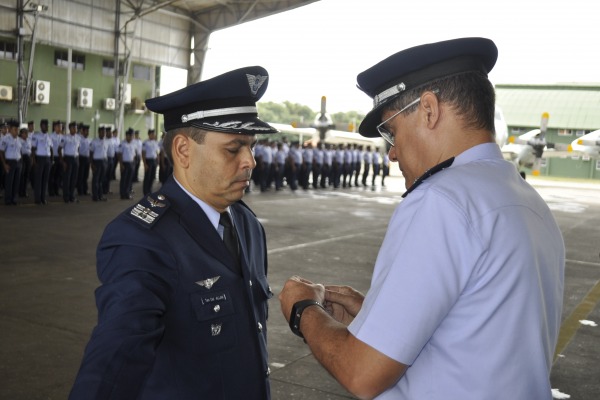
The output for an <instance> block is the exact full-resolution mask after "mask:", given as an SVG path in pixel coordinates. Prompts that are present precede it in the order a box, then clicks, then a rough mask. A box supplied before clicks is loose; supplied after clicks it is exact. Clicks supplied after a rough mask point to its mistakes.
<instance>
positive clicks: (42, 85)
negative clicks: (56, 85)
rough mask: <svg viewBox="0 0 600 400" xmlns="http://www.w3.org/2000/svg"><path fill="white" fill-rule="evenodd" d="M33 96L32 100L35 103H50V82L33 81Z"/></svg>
mask: <svg viewBox="0 0 600 400" xmlns="http://www.w3.org/2000/svg"><path fill="white" fill-rule="evenodd" d="M34 94H35V98H34V99H33V101H34V102H35V103H37V104H49V103H50V82H48V81H35V93H34Z"/></svg>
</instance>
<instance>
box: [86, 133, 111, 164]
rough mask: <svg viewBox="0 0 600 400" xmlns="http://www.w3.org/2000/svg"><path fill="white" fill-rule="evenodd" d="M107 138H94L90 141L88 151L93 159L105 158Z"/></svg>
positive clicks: (107, 144)
mask: <svg viewBox="0 0 600 400" xmlns="http://www.w3.org/2000/svg"><path fill="white" fill-rule="evenodd" d="M108 146H109V143H108V140H104V139H100V138H95V139H94V140H92V143H90V152H91V153H92V157H93V159H94V160H106V158H107V153H108Z"/></svg>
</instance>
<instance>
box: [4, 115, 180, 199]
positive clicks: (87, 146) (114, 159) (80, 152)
mask: <svg viewBox="0 0 600 400" xmlns="http://www.w3.org/2000/svg"><path fill="white" fill-rule="evenodd" d="M63 127H64V123H63V122H61V121H54V122H53V123H52V132H50V133H49V132H48V120H46V119H42V120H41V121H40V131H35V129H34V122H33V121H30V122H29V123H28V124H27V127H25V126H19V123H18V122H17V121H15V120H11V121H8V122H4V123H1V124H0V162H1V163H2V164H1V166H2V168H0V170H1V171H0V190H2V189H4V202H5V204H7V205H16V204H17V199H18V198H19V197H28V194H27V186H28V184H31V186H32V188H33V193H34V201H35V203H36V204H39V205H44V204H47V203H48V199H47V197H48V196H59V195H60V191H61V190H62V197H63V200H64V202H65V203H74V202H78V199H77V195H79V196H87V195H89V194H90V193H89V187H88V180H89V173H90V170H91V171H92V180H91V186H92V187H91V195H92V200H94V201H105V200H106V197H105V195H106V194H108V193H110V181H111V180H115V179H116V176H115V175H116V168H117V166H120V173H121V179H120V182H119V194H120V197H121V199H131V198H132V196H131V192H132V190H131V187H132V182H133V181H136V180H137V176H138V172H139V167H140V165H141V164H142V163H143V165H144V184H143V190H144V194H148V193H150V192H151V191H152V184H153V183H154V180H155V178H156V171H157V167H158V165H159V163H160V164H161V167H162V168H161V171H162V172H163V173H164V174H168V173H169V172H168V171H169V165H168V160H167V158H166V157H164V156H163V154H162V152H161V143H160V142H158V141H157V140H156V133H155V131H154V130H149V131H148V139H147V140H145V141H143V142H142V140H141V139H140V138H139V132H138V131H135V132H134V131H133V130H132V129H128V130H127V131H126V133H125V139H124V140H122V141H120V140H119V138H118V132H117V131H112V130H111V129H110V127H105V126H103V125H102V126H100V127H99V128H98V136H97V137H96V138H94V139H90V138H89V128H90V127H89V126H88V125H84V124H77V123H76V122H71V123H69V126H68V132H67V133H63ZM2 186H3V187H2Z"/></svg>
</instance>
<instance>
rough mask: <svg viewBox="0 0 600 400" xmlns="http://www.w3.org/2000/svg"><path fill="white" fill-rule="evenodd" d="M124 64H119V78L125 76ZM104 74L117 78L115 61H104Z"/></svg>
mask: <svg viewBox="0 0 600 400" xmlns="http://www.w3.org/2000/svg"><path fill="white" fill-rule="evenodd" d="M123 71H124V68H123V62H119V76H123ZM102 74H103V75H107V76H115V60H107V59H105V60H102Z"/></svg>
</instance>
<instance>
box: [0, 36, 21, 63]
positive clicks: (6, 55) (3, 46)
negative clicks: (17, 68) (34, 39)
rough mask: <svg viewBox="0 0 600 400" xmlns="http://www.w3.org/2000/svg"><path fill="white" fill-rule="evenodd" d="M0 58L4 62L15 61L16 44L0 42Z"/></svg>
mask: <svg viewBox="0 0 600 400" xmlns="http://www.w3.org/2000/svg"><path fill="white" fill-rule="evenodd" d="M0 58H2V59H5V60H16V59H17V44H16V43H14V42H5V41H1V40H0Z"/></svg>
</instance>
